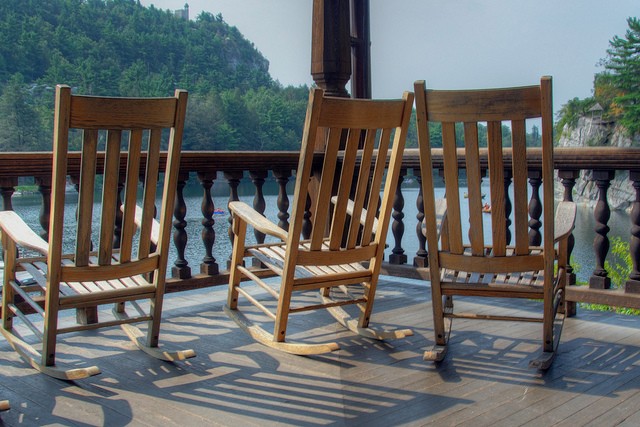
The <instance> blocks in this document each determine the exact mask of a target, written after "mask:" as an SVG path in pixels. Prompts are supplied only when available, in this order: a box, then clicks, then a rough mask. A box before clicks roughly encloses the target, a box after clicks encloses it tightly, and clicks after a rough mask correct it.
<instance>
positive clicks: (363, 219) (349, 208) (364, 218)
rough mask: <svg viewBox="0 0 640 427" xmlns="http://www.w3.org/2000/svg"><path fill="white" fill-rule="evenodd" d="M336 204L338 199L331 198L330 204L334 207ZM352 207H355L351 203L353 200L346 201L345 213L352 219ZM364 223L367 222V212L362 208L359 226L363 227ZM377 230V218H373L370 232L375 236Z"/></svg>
mask: <svg viewBox="0 0 640 427" xmlns="http://www.w3.org/2000/svg"><path fill="white" fill-rule="evenodd" d="M337 202H338V197H337V196H333V197H332V198H331V203H332V204H334V205H335V204H336V203H337ZM354 206H355V203H354V202H353V200H351V199H349V200H348V201H347V213H348V214H349V216H351V217H353V207H354ZM366 221H367V210H366V209H364V208H362V212H361V214H360V224H362V225H364V224H365V222H366ZM377 229H378V218H373V226H372V228H371V232H372V233H374V234H375V232H376V230H377Z"/></svg>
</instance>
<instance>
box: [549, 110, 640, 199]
mask: <svg viewBox="0 0 640 427" xmlns="http://www.w3.org/2000/svg"><path fill="white" fill-rule="evenodd" d="M558 146H560V147H593V146H602V147H631V146H640V137H639V136H636V137H635V138H631V137H629V136H628V135H627V134H626V132H625V129H624V128H622V127H621V126H619V125H616V123H615V122H607V121H602V120H600V119H599V118H590V117H582V118H580V119H579V121H578V124H577V126H576V127H574V128H569V127H568V126H565V128H564V129H563V132H562V135H561V137H560V140H559V141H558ZM591 176H592V171H590V170H588V171H581V172H580V177H579V178H578V179H577V180H576V186H575V188H574V194H573V197H574V200H575V201H576V202H577V203H580V204H585V205H591V206H593V205H595V204H596V202H597V200H598V187H597V186H596V183H595V182H594V181H592V179H591ZM607 200H608V201H609V207H610V208H611V209H612V210H620V209H621V210H628V209H630V207H631V203H632V202H633V201H634V200H635V191H634V189H633V186H632V185H631V182H630V181H629V172H628V171H617V172H616V176H615V179H614V180H613V181H611V186H610V187H609V190H608V191H607Z"/></svg>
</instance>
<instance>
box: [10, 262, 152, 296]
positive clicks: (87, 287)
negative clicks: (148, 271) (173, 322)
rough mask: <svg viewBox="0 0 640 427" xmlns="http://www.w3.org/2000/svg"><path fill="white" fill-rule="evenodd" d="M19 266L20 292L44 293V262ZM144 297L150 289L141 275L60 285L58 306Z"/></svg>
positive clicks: (25, 263)
mask: <svg viewBox="0 0 640 427" xmlns="http://www.w3.org/2000/svg"><path fill="white" fill-rule="evenodd" d="M63 264H65V265H72V264H73V262H72V261H71V260H70V259H64V260H63ZM19 266H20V268H22V269H23V270H24V273H26V274H21V275H19V279H17V282H18V284H19V285H20V286H21V287H22V288H23V290H25V291H26V292H35V291H41V292H44V291H45V289H46V286H47V279H46V274H47V264H46V263H45V261H44V260H39V259H32V260H30V261H29V262H21V263H19ZM34 282H35V283H34ZM147 293H148V294H149V295H152V294H153V293H154V286H153V285H152V284H151V283H149V282H148V281H147V280H146V279H145V278H144V276H142V275H137V276H127V277H123V278H117V279H111V280H100V281H83V282H60V305H61V306H65V305H72V304H74V303H78V302H81V301H82V300H85V299H86V298H87V297H88V296H91V301H92V302H94V303H95V302H99V299H100V298H102V297H104V299H105V300H108V301H109V302H113V298H116V297H122V298H123V299H124V300H126V299H127V297H129V296H136V298H138V297H139V296H140V295H143V294H147ZM100 294H103V296H100Z"/></svg>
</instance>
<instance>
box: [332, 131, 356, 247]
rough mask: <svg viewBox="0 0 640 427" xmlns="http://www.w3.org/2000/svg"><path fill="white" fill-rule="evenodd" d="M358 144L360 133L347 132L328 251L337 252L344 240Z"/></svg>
mask: <svg viewBox="0 0 640 427" xmlns="http://www.w3.org/2000/svg"><path fill="white" fill-rule="evenodd" d="M359 144H360V132H359V131H358V130H356V129H351V130H350V131H349V132H348V135H347V139H346V146H345V149H344V151H343V152H344V157H343V159H342V162H341V163H342V168H341V169H340V178H339V184H338V188H337V190H336V191H337V199H336V203H335V205H334V209H333V219H332V221H331V231H330V232H329V249H331V250H332V251H335V250H338V249H339V248H340V247H341V245H342V242H343V240H344V231H345V230H344V227H345V224H346V221H347V204H348V203H349V200H350V197H351V192H352V190H353V184H354V179H353V178H354V176H353V174H354V171H355V168H356V155H357V153H358V145H359Z"/></svg>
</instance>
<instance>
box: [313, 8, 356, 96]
mask: <svg viewBox="0 0 640 427" xmlns="http://www.w3.org/2000/svg"><path fill="white" fill-rule="evenodd" d="M349 16H350V14H349V0H313V20H312V32H311V76H312V77H313V80H314V81H315V82H316V84H317V85H318V87H320V88H322V89H324V90H325V91H326V93H327V95H330V96H341V97H348V96H349V93H348V92H347V89H346V85H347V82H348V81H349V79H350V78H351V35H350V28H349Z"/></svg>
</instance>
